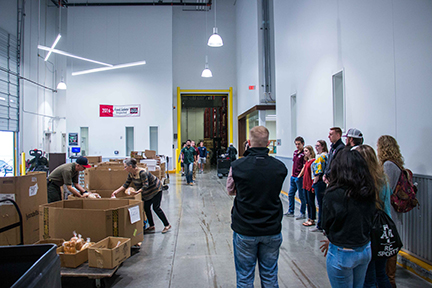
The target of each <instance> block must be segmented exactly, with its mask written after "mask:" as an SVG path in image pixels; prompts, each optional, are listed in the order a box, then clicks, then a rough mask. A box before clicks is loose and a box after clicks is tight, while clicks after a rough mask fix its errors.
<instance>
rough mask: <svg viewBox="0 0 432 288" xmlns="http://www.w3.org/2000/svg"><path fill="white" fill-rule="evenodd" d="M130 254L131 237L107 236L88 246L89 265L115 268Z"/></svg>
mask: <svg viewBox="0 0 432 288" xmlns="http://www.w3.org/2000/svg"><path fill="white" fill-rule="evenodd" d="M130 255H131V241H130V239H128V238H122V237H107V238H105V239H103V240H101V241H99V242H98V243H96V244H94V245H93V246H91V247H90V248H88V261H89V267H96V268H105V269H113V268H115V267H116V266H118V265H120V264H121V263H122V262H124V261H125V260H126V259H127V258H129V257H130Z"/></svg>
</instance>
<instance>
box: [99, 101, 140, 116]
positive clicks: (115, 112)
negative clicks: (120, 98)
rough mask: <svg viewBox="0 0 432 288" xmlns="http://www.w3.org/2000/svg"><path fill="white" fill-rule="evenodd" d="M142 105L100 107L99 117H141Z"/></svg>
mask: <svg viewBox="0 0 432 288" xmlns="http://www.w3.org/2000/svg"><path fill="white" fill-rule="evenodd" d="M140 113H141V105H140V104H136V105H104V104H101V105H99V117H139V116H140Z"/></svg>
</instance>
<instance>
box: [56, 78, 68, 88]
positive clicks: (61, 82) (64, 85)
mask: <svg viewBox="0 0 432 288" xmlns="http://www.w3.org/2000/svg"><path fill="white" fill-rule="evenodd" d="M66 89H67V86H66V83H65V82H64V80H63V76H62V78H61V81H60V82H59V83H58V85H57V90H66Z"/></svg>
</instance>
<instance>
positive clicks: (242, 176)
mask: <svg viewBox="0 0 432 288" xmlns="http://www.w3.org/2000/svg"><path fill="white" fill-rule="evenodd" d="M249 135H250V139H249V140H248V142H249V145H250V146H249V147H250V148H249V149H248V150H247V151H246V152H245V153H244V157H243V158H240V159H238V160H236V161H234V162H232V163H231V169H230V171H229V174H228V179H227V184H226V188H227V192H228V194H229V195H236V197H235V198H234V203H233V207H232V210H231V229H232V230H233V247H234V262H235V267H236V275H237V287H253V283H254V277H255V266H256V263H257V262H258V267H259V275H260V278H261V287H279V286H278V277H277V274H278V258H279V248H280V246H281V244H282V234H281V230H282V223H281V221H282V218H283V209H282V201H281V198H280V197H279V195H280V191H281V189H282V184H283V182H284V180H285V178H286V175H287V174H288V170H287V169H286V167H285V165H284V164H283V163H282V162H281V161H279V160H277V159H276V158H274V157H271V156H269V155H268V153H269V150H268V149H267V148H266V147H267V146H268V145H269V144H270V142H269V141H268V137H269V132H268V130H267V128H265V127H263V126H256V127H254V128H252V129H251V131H250V133H249Z"/></svg>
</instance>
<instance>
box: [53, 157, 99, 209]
mask: <svg viewBox="0 0 432 288" xmlns="http://www.w3.org/2000/svg"><path fill="white" fill-rule="evenodd" d="M90 167H91V166H90V165H89V164H88V160H87V158H85V157H83V156H80V157H78V159H77V160H76V162H75V163H66V164H63V165H60V166H59V167H57V168H55V169H54V171H52V172H51V173H50V175H49V176H48V179H47V180H48V182H47V185H48V186H47V194H48V203H51V202H56V201H61V200H62V196H61V190H60V187H62V186H63V185H66V187H67V189H68V190H69V191H70V192H71V193H72V194H74V196H76V197H82V196H81V193H82V194H84V193H85V192H87V191H86V190H85V189H84V188H83V187H81V185H79V184H78V174H79V172H80V171H84V169H85V168H90ZM72 186H74V187H75V188H74V187H72ZM80 192H81V193H80Z"/></svg>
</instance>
